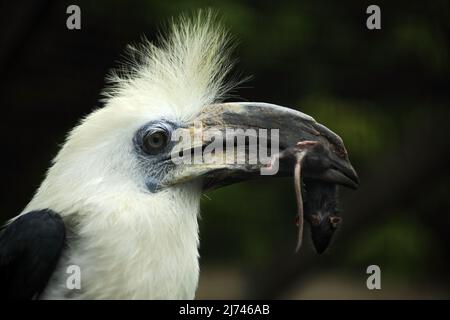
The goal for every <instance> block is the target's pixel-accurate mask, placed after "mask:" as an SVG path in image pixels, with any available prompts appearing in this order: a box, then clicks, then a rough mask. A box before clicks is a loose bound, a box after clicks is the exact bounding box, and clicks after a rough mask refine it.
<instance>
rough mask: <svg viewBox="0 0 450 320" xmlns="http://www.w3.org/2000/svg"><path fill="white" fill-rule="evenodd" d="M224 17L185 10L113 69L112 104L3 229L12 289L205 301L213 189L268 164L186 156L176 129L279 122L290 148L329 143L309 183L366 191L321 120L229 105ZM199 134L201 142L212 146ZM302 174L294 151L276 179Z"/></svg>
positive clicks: (311, 168) (307, 164)
mask: <svg viewBox="0 0 450 320" xmlns="http://www.w3.org/2000/svg"><path fill="white" fill-rule="evenodd" d="M216 20H217V19H216V18H215V16H214V14H211V13H205V12H203V13H199V14H197V15H196V16H195V17H193V18H186V17H182V18H180V19H179V20H176V21H175V22H172V23H171V24H170V26H169V32H168V35H167V36H166V37H165V38H162V39H160V41H159V43H158V45H154V44H152V43H150V42H148V41H144V42H145V43H144V44H142V45H139V46H134V47H129V59H128V60H127V65H126V67H123V68H121V69H118V70H116V71H115V72H112V73H111V75H110V77H109V81H110V82H111V85H110V87H109V89H107V90H106V91H105V92H104V96H105V98H104V99H105V100H104V101H105V104H104V106H103V107H102V108H99V109H97V110H94V111H93V112H92V113H91V114H89V115H88V116H86V117H85V118H84V119H82V121H81V122H80V123H79V124H78V125H77V126H76V127H75V128H74V129H73V130H72V131H71V132H70V133H69V134H68V136H67V139H66V141H65V143H64V145H63V146H62V148H61V150H60V151H59V153H58V154H57V156H56V157H55V159H54V160H53V162H52V165H51V167H50V168H49V170H48V172H47V174H46V177H45V180H44V181H43V182H42V184H41V185H40V187H39V189H38V190H37V192H36V193H35V195H34V197H33V198H32V200H31V201H30V202H29V203H28V205H27V206H26V207H25V209H24V210H23V211H22V212H21V213H20V214H19V215H18V216H17V217H15V218H13V219H12V220H10V221H9V222H8V223H7V224H6V225H5V226H4V227H3V228H2V230H1V233H0V291H1V293H0V295H1V296H2V297H7V298H17V299H165V298H168V299H192V298H194V297H195V291H196V288H197V282H198V277H199V262H198V258H199V254H198V246H199V235H198V231H199V227H198V222H197V218H198V214H199V204H200V198H201V196H202V193H203V192H205V191H206V190H210V189H213V188H218V187H221V186H224V185H229V184H232V183H235V182H239V181H244V180H247V179H250V178H255V177H262V178H264V176H261V175H260V170H259V169H260V168H261V166H262V165H261V164H257V165H252V166H250V165H248V164H235V163H228V162H226V161H218V162H216V163H198V164H189V163H183V162H180V163H175V162H174V161H173V159H172V157H171V155H172V154H173V153H174V152H176V151H175V150H178V149H177V147H179V144H180V143H182V141H181V140H179V141H175V140H174V139H172V138H171V135H173V134H174V132H176V131H177V130H182V131H183V132H188V133H189V134H191V133H192V131H193V128H194V126H195V123H201V124H202V125H203V126H204V127H205V128H210V129H214V130H216V131H219V132H222V131H224V130H225V129H226V128H230V127H231V128H244V129H248V128H267V129H278V130H279V147H280V149H281V150H287V149H288V148H289V147H291V146H294V145H296V143H297V142H299V141H308V142H316V143H318V144H319V145H320V148H312V149H311V150H310V152H309V153H307V154H306V157H305V159H304V165H303V169H302V172H303V176H304V177H305V179H309V180H311V181H312V182H314V181H316V182H323V183H329V184H330V185H338V184H339V185H345V186H349V187H356V185H357V184H358V177H357V175H356V173H355V171H354V169H353V167H352V166H351V164H350V161H349V159H348V155H347V152H346V150H345V147H344V144H343V142H342V140H341V139H340V137H339V136H337V135H336V134H334V133H333V132H332V131H330V130H329V129H327V128H326V127H325V126H322V125H320V124H319V123H317V122H316V121H315V120H314V119H313V118H311V117H310V116H308V115H306V114H303V113H301V112H299V111H296V110H293V109H289V108H285V107H280V106H277V105H273V104H267V103H251V102H246V103H240V102H229V103H224V102H223V100H224V98H225V97H227V93H229V90H230V89H232V88H233V84H230V83H229V82H228V81H226V79H228V74H229V71H230V69H231V67H232V63H231V60H230V58H229V51H230V49H231V47H232V45H231V42H230V40H229V36H228V34H227V32H226V31H224V29H223V27H222V26H221V24H220V23H217V21H216ZM200 141H201V143H200V144H199V145H198V146H195V147H193V149H195V148H198V147H200V149H201V148H203V147H204V146H205V145H206V144H207V141H206V139H204V140H202V138H201V140H200ZM193 149H192V150H193ZM192 150H191V151H192ZM194 151H195V150H194ZM288 158H289V157H288ZM292 172H293V165H292V159H291V160H286V161H284V160H281V161H280V169H279V171H278V173H277V174H276V176H288V175H291V174H292ZM267 176H269V175H267ZM319 186H320V184H319ZM316 189H317V188H316ZM319 189H320V188H319ZM311 210H316V209H311ZM316 218H317V216H316ZM319 218H320V216H319ZM319 220H320V219H319ZM316 222H317V221H316ZM316 227H317V224H316ZM74 265H75V266H78V267H79V270H80V271H81V272H80V276H81V287H80V288H76V289H73V288H69V287H68V286H67V277H68V276H69V274H68V273H67V270H68V268H69V267H70V266H74Z"/></svg>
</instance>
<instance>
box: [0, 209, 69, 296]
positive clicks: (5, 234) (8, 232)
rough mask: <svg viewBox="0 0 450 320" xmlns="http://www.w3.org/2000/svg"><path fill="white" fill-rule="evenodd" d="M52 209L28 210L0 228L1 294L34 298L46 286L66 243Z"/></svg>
mask: <svg viewBox="0 0 450 320" xmlns="http://www.w3.org/2000/svg"><path fill="white" fill-rule="evenodd" d="M65 238H66V234H65V227H64V222H63V220H62V219H61V217H60V216H59V215H58V214H57V213H55V212H53V211H52V210H48V209H45V210H39V211H31V212H28V213H26V214H25V215H22V216H20V217H19V218H17V219H16V220H15V221H13V222H12V223H11V224H9V225H7V226H6V227H4V228H3V229H2V230H0V297H1V298H8V299H33V298H37V297H38V296H39V294H41V293H42V291H43V290H44V289H45V287H46V285H47V282H48V280H49V279H50V276H51V275H52V273H53V271H54V270H55V268H56V264H57V263H58V260H59V257H60V256H61V252H62V250H63V248H64V244H65Z"/></svg>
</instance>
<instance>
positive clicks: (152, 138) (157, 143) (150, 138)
mask: <svg viewBox="0 0 450 320" xmlns="http://www.w3.org/2000/svg"><path fill="white" fill-rule="evenodd" d="M166 143H167V135H166V133H165V132H162V131H158V132H153V133H148V134H147V135H146V136H145V137H144V147H145V151H147V152H148V153H150V154H155V153H157V152H158V151H161V149H163V148H164V147H165V146H166Z"/></svg>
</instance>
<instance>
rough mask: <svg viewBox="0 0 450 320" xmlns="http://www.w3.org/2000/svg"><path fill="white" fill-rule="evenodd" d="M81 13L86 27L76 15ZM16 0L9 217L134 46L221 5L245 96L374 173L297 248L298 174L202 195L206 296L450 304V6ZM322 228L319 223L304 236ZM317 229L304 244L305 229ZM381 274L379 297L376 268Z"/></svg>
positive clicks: (5, 136)
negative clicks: (186, 15)
mask: <svg viewBox="0 0 450 320" xmlns="http://www.w3.org/2000/svg"><path fill="white" fill-rule="evenodd" d="M70 4H76V5H78V6H80V8H81V30H68V29H67V28H66V19H67V17H68V14H66V8H67V7H68V6H69V5H70ZM370 4H373V3H372V2H365V1H346V2H342V1H335V2H331V1H327V2H323V1H299V0H292V1H279V2H275V1H256V0H255V1H236V0H235V1H225V0H223V1H214V2H211V1H202V0H188V1H170V2H169V1H125V0H120V1H119V0H115V1H87V0H86V1H75V0H74V1H56V0H54V1H8V2H7V1H3V2H2V3H1V5H0V12H1V13H2V15H1V18H0V74H1V77H0V82H1V83H0V106H1V121H0V125H1V127H0V134H1V136H2V149H1V150H2V152H1V155H2V156H1V162H2V166H1V168H2V169H1V176H2V183H1V192H0V194H1V201H0V222H4V221H6V219H8V218H10V217H13V216H15V215H16V214H18V213H19V212H20V211H21V210H22V209H23V208H24V206H25V205H26V204H27V202H28V201H29V200H30V199H31V197H32V195H33V192H34V191H35V190H36V188H37V187H38V186H39V184H40V182H41V181H42V179H43V177H44V174H45V171H46V169H47V168H48V166H49V163H50V161H51V159H52V158H53V157H54V156H55V155H56V153H57V151H58V146H59V145H60V144H61V143H62V142H63V141H64V136H65V134H66V132H67V131H68V130H70V128H72V127H73V126H74V125H75V124H76V123H77V120H78V119H80V117H82V116H84V115H86V114H88V113H89V112H90V111H91V110H92V108H93V107H96V106H100V105H101V104H100V102H98V100H99V98H100V92H101V90H102V88H103V87H104V76H105V74H106V73H107V72H108V70H109V69H110V68H112V67H115V66H117V63H118V61H120V60H121V55H122V52H123V49H124V48H125V46H126V45H127V44H128V43H130V42H138V41H139V40H140V39H141V36H142V35H146V36H147V37H148V38H149V39H155V36H156V34H157V32H158V28H159V27H160V26H161V24H162V23H165V22H166V21H167V20H168V19H169V18H170V17H173V16H177V15H179V14H180V13H182V12H192V11H194V10H195V9H198V8H206V7H212V8H215V9H216V10H217V11H218V12H219V13H220V15H221V16H222V18H223V19H224V22H225V25H226V26H227V27H228V28H229V30H230V31H231V33H232V34H233V35H235V37H236V38H237V39H238V40H239V45H238V49H237V50H236V52H235V56H236V57H238V59H239V62H238V65H237V70H238V71H239V73H242V74H243V75H252V79H251V80H250V81H248V82H246V83H245V84H244V85H242V86H241V88H239V89H238V90H237V92H236V94H237V95H238V96H239V97H241V98H243V99H246V100H249V101H266V102H273V103H276V104H280V105H285V106H292V107H294V108H297V109H299V110H301V111H303V112H305V113H308V114H310V115H311V116H313V117H314V118H315V119H316V120H317V121H319V122H321V123H323V124H325V125H326V126H328V127H329V128H331V129H332V130H333V131H335V132H337V133H338V134H339V135H341V137H342V138H343V139H344V141H345V143H346V146H347V149H348V151H349V154H350V158H351V160H352V163H353V164H354V166H355V168H356V169H357V171H358V172H359V174H360V178H361V181H362V183H361V188H360V189H359V190H358V191H356V192H355V191H346V190H342V216H343V225H342V228H341V229H340V230H339V232H338V233H337V235H336V237H335V239H334V241H333V243H332V245H331V248H330V249H329V250H328V251H327V252H326V253H325V254H323V255H321V256H319V255H317V254H315V252H314V250H313V247H312V245H311V244H310V242H309V239H308V241H306V244H304V246H303V248H302V249H301V251H300V253H299V254H294V248H295V244H296V226H295V224H294V217H295V212H296V202H295V195H294V189H293V185H292V180H291V179H278V180H276V179H275V180H272V181H266V180H265V181H253V182H247V183H243V184H239V185H234V186H230V187H226V188H224V189H221V190H218V191H215V192H211V193H209V194H208V196H209V198H211V199H207V198H205V199H203V200H202V219H201V250H200V251H201V270H202V272H201V276H200V287H199V290H198V298H289V299H297V298H449V297H450V174H449V170H448V165H449V163H450V161H449V160H450V152H449V151H450V141H449V140H450V139H449V138H450V136H449V134H448V131H449V130H448V129H447V128H448V127H449V126H450V122H449V120H450V112H449V111H450V108H449V107H450V106H449V102H450V99H449V98H450V81H449V80H450V76H449V67H450V65H449V39H450V37H449V36H450V5H449V3H448V2H447V1H433V2H431V1H430V2H427V1H395V3H394V1H376V2H375V4H377V5H379V6H380V7H381V25H382V29H381V30H374V31H371V30H368V29H367V28H366V19H367V17H368V15H367V14H366V8H367V6H368V5H370ZM306 233H307V234H308V232H306ZM305 238H306V237H305ZM371 264H376V265H379V266H380V268H381V272H382V273H381V275H382V277H381V285H382V289H381V290H373V291H370V290H368V289H367V288H366V279H367V276H368V275H367V274H366V268H367V266H369V265H371Z"/></svg>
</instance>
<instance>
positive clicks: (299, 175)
mask: <svg viewBox="0 0 450 320" xmlns="http://www.w3.org/2000/svg"><path fill="white" fill-rule="evenodd" d="M199 126H201V132H200V133H198V132H196V127H197V129H198V127H199ZM197 131H198V130H197ZM180 133H181V134H180ZM180 137H181V139H180ZM172 140H173V141H175V146H174V147H173V149H172V158H173V159H174V163H175V164H176V166H175V167H174V169H173V170H172V172H171V174H168V175H167V176H166V178H165V179H164V181H163V184H165V185H174V184H179V183H182V182H186V181H190V180H193V179H201V181H202V185H203V189H204V190H210V189H214V188H218V187H221V186H225V185H229V184H232V183H236V182H240V181H244V180H248V179H255V178H262V179H265V178H267V177H289V176H290V177H294V182H295V190H296V196H297V202H298V216H297V219H298V225H299V242H298V245H297V250H298V249H299V248H300V245H301V241H302V234H303V221H304V220H306V221H307V222H308V223H309V224H310V226H311V235H312V240H313V244H314V246H315V248H316V251H317V252H318V253H322V252H323V251H325V249H326V248H327V247H328V245H329V243H330V241H331V238H332V235H333V233H334V231H335V230H336V228H337V227H338V226H339V224H340V222H341V218H340V217H338V215H337V198H338V195H337V187H338V186H339V185H342V186H345V187H349V188H352V189H356V188H357V187H358V184H359V179H358V176H357V174H356V171H355V170H354V169H353V167H352V165H351V163H350V160H349V158H348V153H347V151H346V149H345V146H344V143H343V141H342V139H341V138H340V137H339V136H338V135H336V134H335V133H334V132H332V131H331V130H329V129H328V128H326V127H325V126H323V125H321V124H319V123H317V122H316V121H315V120H314V119H313V118H312V117H310V116H308V115H306V114H304V113H301V112H299V111H296V110H293V109H289V108H285V107H281V106H277V105H273V104H268V103H251V102H246V103H235V102H233V103H222V104H215V105H211V106H208V107H206V108H204V110H203V111H202V113H201V114H199V115H198V116H197V117H196V119H195V120H194V121H193V122H192V124H189V125H186V126H184V127H183V128H180V130H179V131H178V134H177V135H173V136H172ZM239 142H240V143H239ZM242 143H243V145H242ZM255 144H256V148H254V147H255ZM211 146H213V147H211ZM239 150H240V151H241V152H239ZM207 151H208V152H207ZM230 151H232V155H231V156H230ZM242 151H243V153H244V154H243V155H242ZM261 151H262V152H261ZM205 153H207V157H206V158H207V161H205V157H204V156H205ZM199 155H200V159H199V158H198V157H196V156H199ZM186 156H188V160H189V161H180V159H182V160H186ZM239 160H241V161H239ZM242 160H244V161H242ZM305 190H306V191H305ZM303 202H304V203H305V204H304V205H303Z"/></svg>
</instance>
